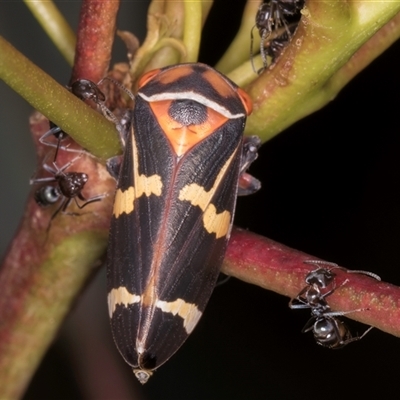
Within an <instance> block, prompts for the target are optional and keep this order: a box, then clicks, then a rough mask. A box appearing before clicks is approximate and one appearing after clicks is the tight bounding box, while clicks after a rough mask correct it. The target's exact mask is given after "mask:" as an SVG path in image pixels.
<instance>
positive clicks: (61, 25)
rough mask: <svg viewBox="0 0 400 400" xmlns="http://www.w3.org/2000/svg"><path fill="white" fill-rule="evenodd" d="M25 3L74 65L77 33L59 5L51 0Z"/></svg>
mask: <svg viewBox="0 0 400 400" xmlns="http://www.w3.org/2000/svg"><path fill="white" fill-rule="evenodd" d="M24 3H25V5H26V6H27V7H28V8H29V9H30V10H31V11H32V14H33V15H34V16H35V18H36V19H37V20H38V22H39V24H40V25H41V26H42V28H43V29H44V30H45V31H46V33H47V35H48V36H49V37H50V39H51V40H52V41H53V43H54V44H55V45H56V47H57V48H58V50H59V51H60V53H61V54H62V55H63V57H64V58H65V59H66V60H67V63H68V64H69V65H71V66H72V64H73V62H74V56H75V44H76V38H75V33H74V31H73V30H72V29H71V27H70V26H69V24H68V22H67V21H66V19H65V18H64V16H63V15H62V14H61V13H60V11H59V10H58V8H57V6H56V5H55V4H54V3H53V1H51V0H47V1H31V0H24Z"/></svg>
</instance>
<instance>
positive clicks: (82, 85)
mask: <svg viewBox="0 0 400 400" xmlns="http://www.w3.org/2000/svg"><path fill="white" fill-rule="evenodd" d="M69 89H70V91H71V92H72V93H73V94H74V95H75V96H76V97H78V98H79V99H81V100H90V101H93V102H94V103H96V104H97V105H98V106H99V108H100V109H101V111H102V112H103V114H104V115H105V116H106V117H107V118H108V119H111V120H112V121H114V119H113V118H112V117H111V115H112V113H111V111H109V110H108V108H107V107H106V106H105V105H104V103H103V102H104V101H105V98H106V97H105V95H104V93H103V92H102V91H101V90H100V89H99V87H98V86H97V85H96V84H95V83H93V82H92V81H89V80H87V79H80V80H77V81H76V82H74V83H73V84H72V85H71V87H70V88H69ZM112 116H113V115H112ZM113 117H114V118H115V116H113ZM115 119H116V118H115ZM49 125H50V129H49V130H48V131H47V132H46V133H45V134H44V135H43V136H41V137H40V138H39V142H40V143H42V144H44V145H46V146H50V147H54V148H55V152H54V158H53V161H52V166H50V165H48V164H46V162H44V163H43V169H44V170H45V171H47V172H48V173H50V174H51V175H52V176H50V177H45V178H34V179H31V182H30V183H31V185H37V184H39V185H40V184H44V185H42V186H40V187H39V188H38V189H37V190H36V191H35V193H34V198H35V201H36V203H37V204H38V205H39V206H41V207H47V206H50V205H53V204H56V203H59V207H58V208H57V209H56V210H55V212H54V213H53V215H52V217H51V219H50V222H51V221H52V220H53V219H54V218H55V217H56V215H57V214H58V213H59V212H60V211H61V212H65V211H66V209H67V207H68V205H69V204H70V203H71V201H72V200H73V201H74V202H75V204H76V205H77V207H78V208H79V209H82V208H84V207H86V206H87V205H88V204H91V203H94V202H96V201H100V200H101V199H102V198H103V197H104V195H99V196H94V197H91V198H89V199H86V198H85V197H84V196H83V194H82V191H83V188H84V187H85V185H86V183H87V181H88V180H89V176H88V175H87V174H86V173H84V172H69V171H68V172H67V169H68V168H69V167H71V166H72V165H73V164H74V162H75V161H76V160H77V159H79V158H80V157H81V156H82V154H83V153H84V150H81V149H79V150H77V149H74V148H69V147H68V146H67V145H65V142H66V141H67V140H68V139H69V136H68V134H67V133H66V132H64V131H63V130H62V129H61V128H60V127H58V126H57V125H56V124H54V123H53V122H52V121H49ZM52 137H53V138H55V141H54V139H53V140H52V139H51V138H52ZM70 140H71V139H70ZM59 150H64V151H69V152H79V153H80V154H79V155H78V156H77V157H75V158H74V159H73V160H71V161H69V162H68V163H66V164H65V165H64V166H62V167H59V166H58V165H57V157H58V153H59ZM78 199H79V200H81V201H82V202H83V203H82V204H80V203H79V202H78ZM49 227H50V225H49Z"/></svg>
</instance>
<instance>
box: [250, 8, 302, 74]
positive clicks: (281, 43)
mask: <svg viewBox="0 0 400 400" xmlns="http://www.w3.org/2000/svg"><path fill="white" fill-rule="evenodd" d="M303 7H304V0H268V1H266V2H264V3H262V4H261V5H260V7H259V8H258V11H257V14H256V18H255V20H256V21H255V25H254V26H253V28H252V30H251V46H250V58H251V62H252V66H253V70H254V72H257V71H256V70H255V68H254V64H253V30H254V28H257V29H258V32H259V34H260V38H261V43H260V54H261V60H262V62H263V64H264V66H263V68H262V69H261V70H260V71H258V73H260V72H262V71H263V70H264V69H265V68H266V67H267V66H268V65H267V64H268V63H267V56H270V57H271V58H272V62H274V61H275V60H276V58H277V57H278V56H279V55H280V54H281V52H282V50H283V49H284V48H285V47H286V46H287V44H288V43H289V41H290V39H291V38H292V36H293V34H294V32H295V30H296V28H297V25H298V23H299V21H300V17H301V14H300V11H301V10H302V8H303ZM272 34H274V35H273V37H272V39H271V40H270V41H269V43H268V46H265V43H266V40H267V39H268V37H269V36H271V35H272ZM265 49H266V50H265Z"/></svg>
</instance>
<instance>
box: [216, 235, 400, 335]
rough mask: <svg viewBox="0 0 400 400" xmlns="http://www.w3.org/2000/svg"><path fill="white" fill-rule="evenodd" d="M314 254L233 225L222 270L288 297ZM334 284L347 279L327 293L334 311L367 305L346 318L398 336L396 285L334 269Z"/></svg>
mask: <svg viewBox="0 0 400 400" xmlns="http://www.w3.org/2000/svg"><path fill="white" fill-rule="evenodd" d="M306 260H316V258H315V257H313V256H310V255H307V254H305V253H302V252H301V251H298V250H294V249H291V248H289V247H286V246H284V245H282V244H280V243H277V242H274V241H273V240H270V239H268V238H265V237H262V236H258V235H256V234H253V233H251V232H248V231H245V230H242V229H238V228H235V229H234V230H233V232H232V236H231V239H230V241H229V247H228V252H227V255H226V258H225V262H224V266H223V272H224V273H226V274H228V275H233V276H235V277H236V278H239V279H241V280H243V281H246V282H249V283H252V284H254V285H258V286H261V287H263V288H265V289H269V290H272V291H274V292H277V293H280V294H283V295H284V296H288V297H291V298H293V297H296V295H297V294H298V293H299V292H300V290H301V289H303V288H304V287H305V286H306V283H305V276H306V275H307V273H308V272H310V271H312V270H313V269H316V266H313V265H310V264H305V263H304V261H306ZM335 274H336V275H337V277H336V282H337V286H340V284H341V283H342V282H343V281H344V280H345V279H348V280H349V282H348V283H346V284H345V285H344V286H343V287H341V288H339V289H337V290H336V291H335V292H334V293H333V294H332V295H331V296H329V299H328V300H329V301H328V302H329V305H330V306H331V307H332V309H333V310H336V311H347V310H355V309H359V308H368V311H363V312H356V313H354V314H350V315H349V316H348V317H349V318H352V319H356V320H358V321H361V322H364V323H366V324H369V325H373V326H375V327H377V328H379V329H381V330H382V331H385V332H388V333H391V334H392V335H395V336H400V307H399V305H400V288H399V287H397V286H394V285H391V284H389V283H385V282H380V281H377V280H375V279H373V278H370V277H368V276H365V275H362V274H349V273H347V272H346V271H342V270H339V269H337V270H335Z"/></svg>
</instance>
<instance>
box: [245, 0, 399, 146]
mask: <svg viewBox="0 0 400 400" xmlns="http://www.w3.org/2000/svg"><path fill="white" fill-rule="evenodd" d="M399 11H400V2H350V3H348V2H346V1H334V2H331V1H328V2H320V1H309V2H308V3H307V7H306V8H305V10H304V11H303V17H302V20H301V21H300V24H299V28H298V30H297V32H296V34H295V36H294V37H293V38H292V41H291V43H290V44H289V46H288V47H287V48H286V50H285V51H284V53H283V54H282V56H281V58H279V60H278V61H277V63H276V64H275V65H274V66H273V68H270V69H268V70H266V71H265V72H264V73H263V74H261V75H260V76H259V77H258V78H257V79H256V80H255V81H253V82H252V83H251V84H250V85H249V86H248V87H247V90H248V93H249V94H250V96H251V97H252V99H253V101H254V112H253V114H252V115H251V116H250V118H249V119H248V122H247V126H246V134H249V135H258V136H260V137H261V138H262V140H263V141H266V140H269V139H270V138H272V137H273V136H275V135H276V134H278V133H279V132H281V131H282V130H284V129H285V128H287V127H288V126H290V125H292V124H293V123H295V122H296V121H298V120H299V119H301V118H303V117H305V116H307V115H309V114H310V113H312V112H314V111H316V110H318V109H320V108H321V107H323V106H324V105H325V104H327V103H328V102H329V101H331V100H332V99H333V98H334V97H335V95H336V94H337V93H338V91H339V90H340V89H341V88H342V87H343V86H344V84H345V83H347V82H348V80H349V79H350V76H351V75H348V78H345V75H344V70H341V69H342V68H343V67H344V66H345V65H346V63H348V62H349V60H351V61H350V62H351V63H354V62H356V61H357V59H356V58H353V59H352V56H353V54H354V53H355V52H356V51H357V50H358V49H360V47H361V46H363V44H364V43H365V42H366V41H367V40H368V39H370V38H371V37H372V36H373V35H374V34H376V33H377V31H378V29H380V28H382V27H383V26H384V25H385V24H386V23H388V21H389V20H390V19H392V18H394V17H395V16H396V14H397V13H399ZM398 23H399V22H398V21H397V20H394V22H391V26H392V29H393V25H396V24H398ZM379 35H380V33H379V32H378V36H379ZM380 36H381V39H380V40H377V41H376V42H375V43H376V45H377V48H376V49H375V50H374V51H373V52H371V51H370V52H368V53H367V54H365V55H364V57H363V58H362V61H360V63H361V64H362V67H360V68H357V67H354V66H353V67H352V70H353V71H357V70H360V69H362V68H363V67H364V66H365V65H367V64H368V63H370V62H371V61H372V60H373V59H374V58H375V57H376V56H377V54H379V53H381V52H382V51H383V50H384V49H385V48H386V47H387V43H388V42H392V41H393V40H394V38H393V37H390V38H389V37H386V38H385V37H383V36H382V35H380ZM394 36H397V37H398V36H399V35H398V33H396V34H395V35H394ZM345 69H346V68H345ZM338 72H339V75H341V77H339V78H336V74H337V73H338ZM336 79H337V80H336Z"/></svg>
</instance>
